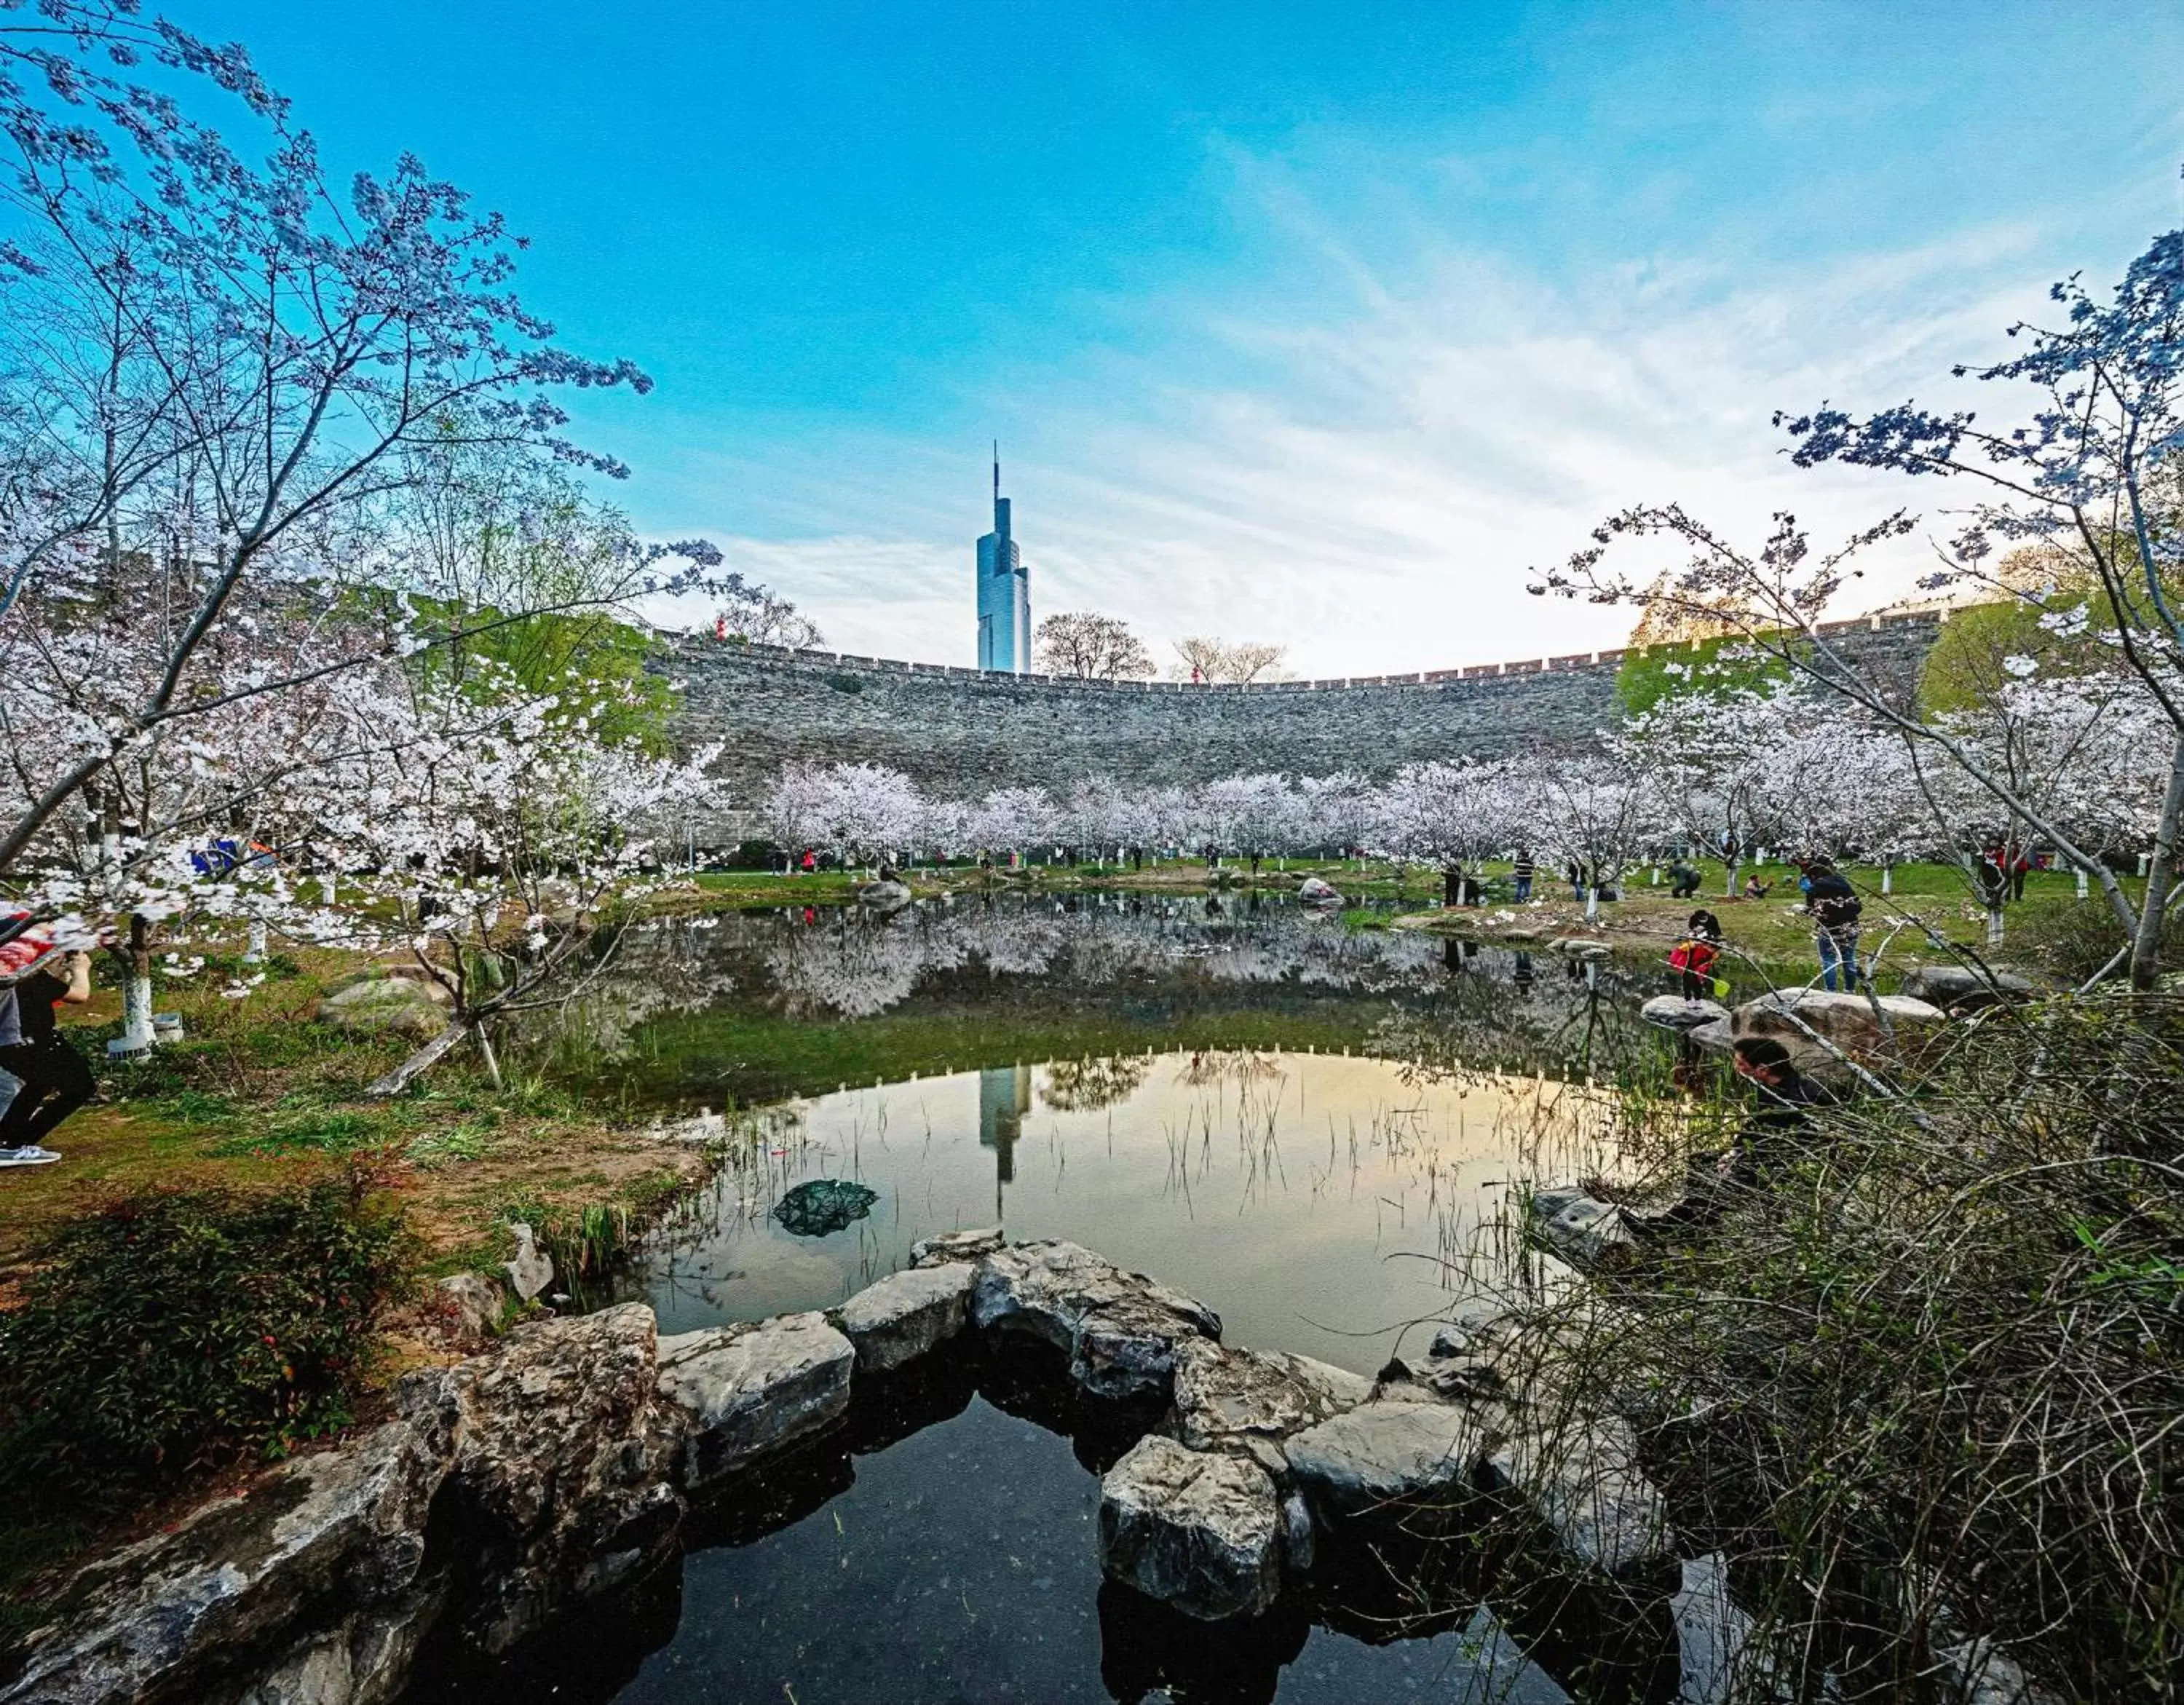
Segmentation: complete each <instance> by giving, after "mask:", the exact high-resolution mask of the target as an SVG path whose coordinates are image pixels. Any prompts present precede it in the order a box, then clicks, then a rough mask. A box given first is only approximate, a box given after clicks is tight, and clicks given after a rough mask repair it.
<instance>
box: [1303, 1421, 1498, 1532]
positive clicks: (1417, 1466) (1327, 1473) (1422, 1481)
mask: <svg viewBox="0 0 2184 1705" xmlns="http://www.w3.org/2000/svg"><path fill="white" fill-rule="evenodd" d="M1494 1442H1495V1437H1494V1434H1493V1432H1492V1430H1491V1429H1490V1426H1489V1424H1488V1423H1487V1421H1486V1419H1485V1415H1484V1412H1482V1411H1480V1410H1478V1409H1474V1408H1473V1407H1469V1406H1468V1405H1465V1404H1461V1403H1440V1402H1427V1401H1401V1400H1399V1399H1396V1398H1390V1397H1375V1398H1374V1399H1373V1401H1370V1402H1368V1403H1361V1404H1359V1405H1358V1406H1357V1407H1356V1408H1354V1409H1351V1410H1350V1411H1348V1412H1346V1413H1344V1414H1340V1415H1337V1416H1335V1417H1334V1418H1332V1419H1331V1420H1326V1421H1322V1422H1321V1423H1320V1424H1318V1426H1315V1427H1308V1428H1307V1429H1305V1430H1304V1431H1303V1432H1301V1433H1299V1434H1298V1435H1296V1436H1295V1438H1293V1439H1291V1440H1290V1441H1289V1443H1288V1445H1287V1446H1284V1455H1285V1456H1287V1457H1288V1458H1289V1464H1290V1473H1291V1474H1294V1475H1295V1477H1296V1480H1297V1484H1298V1485H1299V1486H1301V1488H1302V1489H1303V1490H1304V1494H1305V1496H1306V1497H1307V1499H1308V1500H1310V1502H1312V1505H1313V1507H1315V1508H1317V1509H1318V1510H1320V1511H1322V1512H1323V1513H1329V1514H1335V1515H1350V1514H1357V1513H1363V1512H1366V1511H1369V1510H1373V1509H1376V1508H1379V1507H1381V1506H1383V1505H1385V1504H1390V1503H1396V1502H1409V1501H1412V1500H1415V1499H1418V1498H1421V1497H1426V1496H1433V1495H1435V1494H1437V1493H1441V1492H1446V1491H1448V1490H1451V1489H1452V1488H1457V1487H1464V1486H1468V1485H1470V1484H1471V1482H1472V1481H1473V1479H1474V1477H1475V1476H1476V1475H1477V1474H1478V1471H1479V1463H1481V1462H1482V1461H1483V1460H1484V1458H1485V1455H1486V1451H1487V1448H1488V1446H1490V1445H1491V1444H1492V1443H1494Z"/></svg>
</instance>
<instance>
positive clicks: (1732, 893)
mask: <svg viewBox="0 0 2184 1705" xmlns="http://www.w3.org/2000/svg"><path fill="white" fill-rule="evenodd" d="M1722 862H1723V863H1724V864H1725V865H1727V866H1729V880H1728V883H1727V884H1726V886H1724V888H1723V889H1722V891H1721V897H1722V898H1723V899H1724V900H1735V899H1736V873H1737V872H1738V871H1739V870H1741V869H1742V868H1743V861H1742V860H1741V859H1736V858H1726V859H1724V860H1723V861H1722Z"/></svg>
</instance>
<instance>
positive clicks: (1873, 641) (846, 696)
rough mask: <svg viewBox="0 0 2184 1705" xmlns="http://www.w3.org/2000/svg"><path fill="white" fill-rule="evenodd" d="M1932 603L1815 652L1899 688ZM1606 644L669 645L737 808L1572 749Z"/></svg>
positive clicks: (1596, 711)
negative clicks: (1202, 670)
mask: <svg viewBox="0 0 2184 1705" xmlns="http://www.w3.org/2000/svg"><path fill="white" fill-rule="evenodd" d="M1937 622H1938V618H1937V617H1935V616H1928V615H1918V616H1896V617H1891V618H1887V619H1886V620H1885V621H1881V622H1879V623H1877V624H1876V623H1875V622H1872V621H1864V620H1860V621H1846V622H1836V623H1830V624H1829V625H1828V626H1827V627H1824V628H1823V629H1822V632H1823V634H1824V635H1825V637H1826V638H1827V640H1828V643H1829V644H1830V646H1832V647H1834V648H1836V649H1837V650H1838V651H1839V652H1840V654H1841V655H1842V656H1843V657H1844V658H1845V659H1846V660H1847V661H1849V662H1851V663H1852V664H1853V665H1854V666H1857V667H1858V668H1860V669H1862V670H1865V671H1869V672H1871V673H1873V674H1875V675H1877V676H1880V677H1882V678H1884V679H1886V680H1889V681H1891V682H1892V683H1894V684H1896V685H1897V686H1899V687H1902V688H1908V686H1909V684H1910V683H1912V682H1913V681H1914V679H1915V677H1916V676H1917V672H1918V667H1919V662H1920V660H1922V659H1923V658H1924V657H1925V653H1926V650H1927V649H1928V647H1930V646H1931V644H1933V640H1934V636H1935V634H1936V631H1937ZM1623 656H1624V654H1623V653H1622V652H1620V651H1601V652H1578V653H1575V654H1572V655H1566V656H1561V657H1544V658H1533V659H1528V660H1524V661H1522V662H1517V663H1495V664H1485V665H1479V666H1473V667H1469V668H1460V669H1440V670H1432V671H1425V672H1423V673H1418V674H1408V675H1379V676H1366V677H1349V678H1346V679H1340V680H1330V681H1283V682H1274V683H1264V684H1255V685H1251V686H1247V687H1238V686H1233V685H1206V686H1194V685H1190V684H1183V683H1173V682H1150V683H1149V682H1143V681H1123V682H1104V681H1078V680H1071V679H1067V678H1064V677H1056V676H1050V675H1004V674H993V673H986V672H982V671H978V670H976V669H961V668H952V667H947V666H942V665H939V664H931V663H900V662H894V661H889V660H885V659H882V658H873V657H856V656H847V655H842V654H840V653H836V652H826V651H788V650H784V649H780V648H777V647H774V646H766V645H743V644H733V643H729V644H721V643H720V642H718V641H716V640H712V639H710V638H686V639H680V640H677V641H673V642H671V644H669V646H668V647H667V648H666V650H665V651H664V652H663V654H662V655H661V657H660V660H659V663H658V665H657V666H658V667H659V668H660V671H662V672H663V673H666V674H668V675H670V676H671V677H673V678H674V679H676V680H677V681H679V682H680V683H682V710H681V713H680V715H679V716H678V719H677V731H676V732H677V737H678V738H680V739H681V740H682V741H683V742H684V743H685V744H686V745H687V746H689V747H698V746H702V745H705V744H710V743H712V742H714V741H721V742H723V743H725V744H724V749H723V751H722V753H721V758H720V761H719V762H718V764H717V766H716V772H717V773H719V774H721V776H722V777H725V778H726V779H727V781H728V782H729V783H730V784H731V787H732V788H733V794H734V796H735V803H736V805H738V807H744V806H747V805H749V804H755V802H756V799H757V796H758V795H759V794H761V793H763V792H764V790H765V788H766V786H767V784H768V783H770V781H771V780H772V777H773V776H774V775H775V774H776V773H777V772H779V770H780V769H781V767H782V766H783V764H786V763H789V762H793V761H815V762H821V763H833V762H837V761H840V762H851V763H855V762H869V763H875V764H885V765H887V766H890V767H891V768H894V769H897V770H900V771H902V772H904V773H905V774H907V775H908V776H910V777H911V778H912V779H913V780H915V781H916V782H917V783H919V784H920V785H921V786H922V787H925V788H930V789H933V790H934V791H936V792H939V793H944V794H950V795H954V796H956V797H964V798H968V797H975V796H978V795H981V794H985V793H987V792H989V791H990V790H991V789H993V788H1000V787H1011V786H1018V787H1034V786H1036V787H1045V788H1065V787H1067V786H1068V785H1069V783H1072V782H1074V781H1077V780H1078V779H1080V778H1082V777H1088V776H1095V775H1105V776H1114V777H1119V778H1121V779H1123V780H1126V781H1130V782H1136V783H1162V784H1168V783H1193V782H1203V781H1207V780H1210V779H1212V778H1213V777H1218V776H1225V775H1232V774H1235V773H1238V772H1264V771H1281V772H1288V773H1290V774H1293V775H1311V776H1317V775H1329V774H1332V773H1334V772H1336V771H1340V770H1351V771H1357V772H1362V773H1364V774H1367V775H1370V776H1375V777H1382V776H1386V775H1388V774H1389V773H1390V772H1393V771H1395V770H1396V769H1398V768H1400V767H1401V766H1403V765H1405V764H1410V763H1418V762H1422V761H1426V760H1429V759H1436V758H1440V759H1446V758H1454V757H1466V756H1468V757H1477V758H1499V757H1507V756H1509V755H1513V754H1517V753H1521V752H1525V751H1530V750H1536V749H1540V748H1541V747H1543V746H1544V747H1548V748H1559V749H1571V748H1575V747H1580V746H1582V745H1584V744H1585V743H1587V742H1589V741H1591V740H1592V739H1594V738H1596V735H1597V733H1598V731H1599V730H1600V729H1602V728H1603V727H1607V725H1609V724H1610V723H1611V722H1613V721H1614V719H1615V716H1616V706H1615V677H1616V671H1617V670H1618V668H1619V666H1620V665H1621V663H1622V660H1623Z"/></svg>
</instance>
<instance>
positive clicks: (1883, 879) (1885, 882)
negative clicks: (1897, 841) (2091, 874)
mask: <svg viewBox="0 0 2184 1705" xmlns="http://www.w3.org/2000/svg"><path fill="white" fill-rule="evenodd" d="M2081 880H2082V878H2081ZM1880 891H1881V892H1882V893H1883V894H1893V893H1895V892H1896V866H1894V865H1892V864H1884V865H1882V866H1881V867H1880Z"/></svg>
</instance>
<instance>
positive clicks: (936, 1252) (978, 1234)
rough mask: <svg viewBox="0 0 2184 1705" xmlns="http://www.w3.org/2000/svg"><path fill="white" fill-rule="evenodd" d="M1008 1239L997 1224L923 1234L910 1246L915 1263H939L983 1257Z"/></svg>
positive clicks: (912, 1259) (911, 1257)
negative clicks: (928, 1235)
mask: <svg viewBox="0 0 2184 1705" xmlns="http://www.w3.org/2000/svg"><path fill="white" fill-rule="evenodd" d="M1007 1241H1008V1239H1007V1238H1006V1236H1005V1235H1004V1234H1002V1231H1001V1229H1000V1227H999V1226H997V1225H989V1226H982V1227H980V1228H978V1229H976V1230H973V1231H944V1232H939V1233H937V1234H934V1235H933V1236H932V1237H921V1238H920V1239H918V1240H917V1242H916V1243H913V1244H912V1245H911V1246H910V1264H911V1266H912V1267H939V1266H941V1265H942V1264H944V1263H945V1262H957V1261H983V1260H984V1259H985V1258H986V1257H987V1256H989V1255H991V1254H992V1253H993V1252H994V1251H995V1250H997V1249H999V1248H1000V1247H1001V1245H1004V1244H1006V1242H1007Z"/></svg>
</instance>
